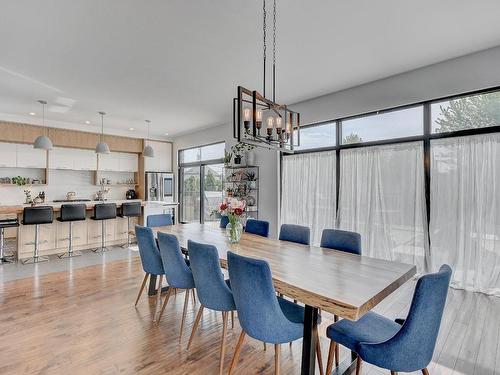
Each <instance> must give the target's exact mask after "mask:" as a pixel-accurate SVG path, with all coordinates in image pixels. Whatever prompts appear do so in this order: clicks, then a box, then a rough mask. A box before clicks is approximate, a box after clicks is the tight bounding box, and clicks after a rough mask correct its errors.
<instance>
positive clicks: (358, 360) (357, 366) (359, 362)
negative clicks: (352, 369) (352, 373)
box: [337, 345, 363, 375]
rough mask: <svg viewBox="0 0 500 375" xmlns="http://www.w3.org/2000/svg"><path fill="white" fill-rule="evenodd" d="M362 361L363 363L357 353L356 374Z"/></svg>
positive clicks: (359, 372) (359, 371) (358, 372)
mask: <svg viewBox="0 0 500 375" xmlns="http://www.w3.org/2000/svg"><path fill="white" fill-rule="evenodd" d="M337 346H338V345H337ZM362 363H363V361H362V360H361V357H360V356H359V355H358V358H357V359H356V375H359V374H361V365H362Z"/></svg>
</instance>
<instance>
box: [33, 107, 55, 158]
mask: <svg viewBox="0 0 500 375" xmlns="http://www.w3.org/2000/svg"><path fill="white" fill-rule="evenodd" d="M38 103H40V104H41V105H42V127H43V135H39V136H38V137H36V139H35V142H34V143H33V148H38V149H40V150H52V148H53V146H52V141H51V140H50V138H49V137H48V136H47V128H46V127H45V104H47V102H46V101H45V100H38Z"/></svg>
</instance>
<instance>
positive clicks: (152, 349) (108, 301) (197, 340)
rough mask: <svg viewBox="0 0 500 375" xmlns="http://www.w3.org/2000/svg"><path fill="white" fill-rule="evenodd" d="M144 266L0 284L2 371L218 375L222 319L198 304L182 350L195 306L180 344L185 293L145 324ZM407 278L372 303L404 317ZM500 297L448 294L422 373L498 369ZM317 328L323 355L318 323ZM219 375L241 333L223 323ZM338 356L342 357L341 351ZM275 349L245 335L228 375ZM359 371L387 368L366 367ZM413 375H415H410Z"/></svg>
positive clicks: (258, 364)
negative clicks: (224, 345) (158, 318)
mask: <svg viewBox="0 0 500 375" xmlns="http://www.w3.org/2000/svg"><path fill="white" fill-rule="evenodd" d="M142 278H143V272H142V269H141V266H140V261H139V259H137V258H131V259H129V260H128V261H127V260H125V261H115V262H112V263H103V264H102V265H98V266H91V267H86V268H80V269H75V270H73V271H71V272H59V273H52V274H47V275H43V276H39V277H30V278H26V279H20V280H15V281H9V282H5V283H1V284H0V374H16V375H17V374H86V375H89V374H105V375H111V374H160V373H161V374H165V373H168V374H217V373H218V371H219V353H220V338H221V330H222V315H221V314H220V313H215V312H212V311H209V310H207V309H205V312H204V314H203V317H202V318H201V321H200V324H199V327H198V330H197V333H196V335H195V337H194V340H193V343H192V346H191V349H190V350H189V351H187V350H186V346H187V343H188V339H189V335H190V333H191V328H192V326H193V322H194V319H195V314H196V312H197V310H198V307H199V303H197V304H196V305H195V304H193V300H192V299H191V298H190V299H189V304H188V309H187V317H186V327H185V330H184V333H183V337H182V342H181V344H180V345H179V341H178V335H179V329H180V319H181V315H182V308H183V305H184V294H183V293H177V296H172V298H171V301H170V302H169V304H168V306H167V308H166V310H165V313H164V316H163V317H162V319H161V322H160V324H159V326H156V324H155V323H153V322H152V321H151V320H152V317H153V310H154V306H155V302H156V301H155V298H154V297H149V298H148V297H147V295H146V293H144V294H143V296H142V297H141V299H140V301H139V303H138V305H137V308H134V302H135V298H136V296H137V292H138V291H139V288H140V285H141V281H142ZM413 286H414V282H409V283H407V284H405V285H404V286H403V287H401V288H400V289H398V290H397V291H396V292H395V293H393V294H392V295H391V296H390V297H389V298H387V299H386V300H384V301H383V302H382V303H381V304H380V305H378V306H377V307H376V308H375V311H377V312H379V313H382V314H384V315H386V316H388V317H391V318H395V317H402V316H404V315H405V314H406V311H407V310H408V308H409V303H410V299H411V293H412V291H413ZM499 316H500V298H495V297H487V296H484V295H481V294H475V293H470V292H464V291H457V290H453V289H451V290H450V293H449V297H448V301H447V307H446V310H445V316H444V318H443V323H442V326H441V331H440V335H439V339H438V342H437V345H436V351H435V355H434V359H433V362H432V363H431V364H430V366H429V372H430V374H436V375H437V374H467V375H469V374H470V375H495V374H500V346H499V345H498V341H499V334H500V319H499ZM323 321H324V323H323V324H322V326H321V327H320V334H321V336H322V351H323V358H324V359H326V357H327V354H328V344H329V342H328V340H327V339H326V338H325V329H326V327H327V326H328V324H330V323H331V322H332V321H333V316H331V315H329V314H326V313H324V317H323ZM227 331H228V336H227V350H226V356H225V359H224V370H225V373H227V370H229V365H230V362H231V357H232V354H233V352H234V348H235V346H236V342H237V340H238V336H239V334H240V327H239V325H238V323H237V319H236V323H235V327H234V329H231V327H228V330H227ZM340 355H341V358H346V356H347V355H348V353H347V351H346V350H345V349H343V350H341V353H340ZM300 358H301V343H300V342H299V341H297V342H295V343H294V344H293V345H292V346H291V347H290V346H289V345H282V347H281V373H282V374H297V373H299V372H300ZM273 370H274V350H267V351H264V350H263V347H262V344H261V343H260V342H258V341H255V340H252V339H251V338H248V337H247V339H246V340H245V343H244V345H243V348H242V351H241V356H240V359H239V362H238V365H237V368H236V371H235V373H236V374H272V373H273ZM362 374H373V375H378V374H388V372H383V371H382V370H380V369H377V368H374V367H373V366H370V365H368V364H364V366H363V370H362ZM415 374H417V373H415Z"/></svg>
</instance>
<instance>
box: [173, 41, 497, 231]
mask: <svg viewBox="0 0 500 375" xmlns="http://www.w3.org/2000/svg"><path fill="white" fill-rule="evenodd" d="M494 86H500V47H496V48H492V49H489V50H485V51H481V52H478V53H474V54H471V55H466V56H463V57H460V58H456V59H452V60H448V61H445V62H442V63H439V64H434V65H430V66H428V67H425V68H421V69H417V70H413V71H410V72H407V73H403V74H399V75H396V76H392V77H389V78H386V79H382V80H379V81H375V82H371V83H368V84H365V85H361V86H357V87H353V88H351V89H347V90H343V91H339V92H336V93H332V94H329V95H325V96H321V97H318V98H314V99H311V100H307V101H304V102H300V103H296V104H294V105H292V106H291V107H292V109H293V110H295V111H298V112H300V114H301V120H302V123H303V124H309V123H315V122H321V121H326V120H331V119H336V118H340V117H346V116H350V115H356V114H361V113H366V112H371V111H376V110H381V109H386V108H391V107H396V106H400V105H405V104H412V103H417V102H421V101H425V100H429V99H435V98H439V97H444V96H450V95H454V94H460V93H464V92H467V91H473V90H479V89H483V88H488V87H494ZM217 141H226V142H227V143H226V144H227V145H228V147H230V146H231V145H232V144H233V143H234V139H233V137H232V124H230V125H223V126H218V127H214V128H210V129H205V130H202V131H199V132H195V133H192V134H187V135H184V136H181V137H179V138H176V139H174V150H175V155H174V159H175V164H174V165H177V151H178V150H179V149H183V148H188V147H192V146H198V145H202V144H207V143H212V142H217ZM256 155H257V158H256V159H257V164H258V165H259V166H260V167H261V169H260V173H261V181H260V192H259V194H260V195H259V197H260V202H259V210H260V215H259V217H260V218H262V219H264V220H269V221H270V222H271V223H272V225H271V227H272V235H273V236H276V233H277V228H278V225H279V156H278V155H277V154H276V152H274V151H269V150H265V149H260V148H258V152H257V153H256ZM176 169H177V168H176ZM298 183H299V182H298ZM305 198H306V197H305Z"/></svg>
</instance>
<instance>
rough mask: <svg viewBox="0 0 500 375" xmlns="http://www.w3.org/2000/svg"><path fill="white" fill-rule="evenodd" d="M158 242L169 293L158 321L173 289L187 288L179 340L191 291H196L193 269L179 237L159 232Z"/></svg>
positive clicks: (180, 335)
mask: <svg viewBox="0 0 500 375" xmlns="http://www.w3.org/2000/svg"><path fill="white" fill-rule="evenodd" d="M158 244H159V246H160V254H161V260H162V262H163V269H164V270H165V275H166V277H167V282H168V285H170V288H169V289H168V294H167V296H166V297H165V300H164V301H163V305H162V307H161V311H160V316H159V317H158V323H159V322H160V319H161V317H162V315H163V312H164V311H165V307H166V306H167V303H168V300H169V298H170V296H171V294H172V289H185V290H186V295H185V297H184V309H183V311H182V320H181V331H180V334H179V342H180V341H181V339H182V331H183V329H184V322H185V320H186V309H187V304H188V301H189V293H194V290H193V289H194V288H195V284H194V279H193V273H192V272H191V269H190V268H189V267H188V265H187V264H186V261H185V260H184V258H183V256H182V252H181V247H180V246H179V241H178V240H177V237H176V236H174V235H172V234H168V233H162V232H158Z"/></svg>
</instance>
